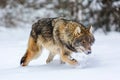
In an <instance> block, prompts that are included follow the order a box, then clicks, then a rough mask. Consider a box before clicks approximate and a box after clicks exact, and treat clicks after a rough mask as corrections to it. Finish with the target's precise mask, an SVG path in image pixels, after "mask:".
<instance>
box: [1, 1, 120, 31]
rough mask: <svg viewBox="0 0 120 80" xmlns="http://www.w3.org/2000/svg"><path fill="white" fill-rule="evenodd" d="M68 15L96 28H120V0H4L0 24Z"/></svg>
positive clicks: (17, 24)
mask: <svg viewBox="0 0 120 80" xmlns="http://www.w3.org/2000/svg"><path fill="white" fill-rule="evenodd" d="M60 16H62V17H65V18H66V19H72V20H76V21H79V22H80V23H82V24H84V25H85V26H89V25H93V27H94V31H96V30H98V29H102V30H103V32H104V33H106V32H109V31H117V32H120V0H0V27H7V28H15V27H22V28H24V27H27V26H25V25H26V24H33V22H35V21H36V20H38V19H40V18H48V17H60Z"/></svg>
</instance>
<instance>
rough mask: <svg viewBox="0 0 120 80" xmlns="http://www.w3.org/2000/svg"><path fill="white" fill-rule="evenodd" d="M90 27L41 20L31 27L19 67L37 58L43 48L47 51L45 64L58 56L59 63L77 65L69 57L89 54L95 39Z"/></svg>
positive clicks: (51, 19) (66, 22)
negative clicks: (75, 54)
mask: <svg viewBox="0 0 120 80" xmlns="http://www.w3.org/2000/svg"><path fill="white" fill-rule="evenodd" d="M91 29H92V26H89V27H85V26H84V25H83V24H81V23H78V22H76V21H73V20H67V19H64V18H61V17H60V18H43V19H40V20H38V21H37V22H35V23H34V24H33V25H32V30H31V32H30V37H29V40H28V47H27V50H26V53H25V54H24V56H23V57H22V58H21V61H20V64H21V66H27V65H28V64H29V62H30V61H31V60H33V59H35V58H38V57H39V56H40V55H41V53H42V50H43V48H46V49H47V50H49V52H50V53H49V56H48V58H47V60H46V63H50V62H51V61H52V60H53V58H54V56H55V55H57V54H58V55H60V60H61V63H68V64H70V65H76V64H78V61H77V60H75V59H74V58H72V57H71V54H72V53H73V52H84V53H85V54H90V53H91V46H92V44H93V43H94V41H95V38H94V36H93V34H92V32H91Z"/></svg>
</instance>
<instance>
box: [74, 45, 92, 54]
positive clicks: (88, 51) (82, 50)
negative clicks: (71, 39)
mask: <svg viewBox="0 0 120 80" xmlns="http://www.w3.org/2000/svg"><path fill="white" fill-rule="evenodd" d="M76 50H77V51H78V52H83V53H85V54H86V55H89V54H91V50H85V48H84V47H76Z"/></svg>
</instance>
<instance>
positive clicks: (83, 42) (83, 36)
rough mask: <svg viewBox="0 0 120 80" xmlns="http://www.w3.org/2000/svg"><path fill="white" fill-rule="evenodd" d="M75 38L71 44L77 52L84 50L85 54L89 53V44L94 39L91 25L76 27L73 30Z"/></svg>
mask: <svg viewBox="0 0 120 80" xmlns="http://www.w3.org/2000/svg"><path fill="white" fill-rule="evenodd" d="M74 35H75V38H74V40H73V42H72V46H73V47H74V48H75V49H76V51H77V52H81V51H82V52H84V53H85V54H90V53H91V46H92V44H93V43H94V41H95V38H94V36H93V34H92V26H90V27H88V28H85V27H83V26H78V27H76V29H75V31H74Z"/></svg>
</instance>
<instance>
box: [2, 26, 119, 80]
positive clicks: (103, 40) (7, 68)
mask: <svg viewBox="0 0 120 80" xmlns="http://www.w3.org/2000/svg"><path fill="white" fill-rule="evenodd" d="M30 30H31V29H30V26H29V27H25V28H24V29H21V28H16V29H6V28H3V27H1V28H0V63H1V64H0V80H120V77H119V76H120V49H119V48H120V44H119V41H120V33H117V32H110V33H108V34H107V35H105V34H103V33H102V32H101V31H97V32H96V33H94V35H95V38H96V42H95V44H94V45H93V47H92V54H91V55H85V54H83V53H74V54H73V55H72V56H73V57H74V58H76V59H77V60H78V61H79V65H76V66H71V65H68V64H60V62H59V56H56V57H55V59H54V61H53V62H51V63H50V64H46V63H45V60H46V58H47V56H48V51H47V50H43V53H44V54H42V55H41V57H39V58H38V59H36V60H33V61H31V62H30V64H29V66H27V67H21V66H20V65H19V62H20V59H21V57H22V56H23V55H24V52H25V50H26V48H27V41H28V37H29V34H30Z"/></svg>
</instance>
